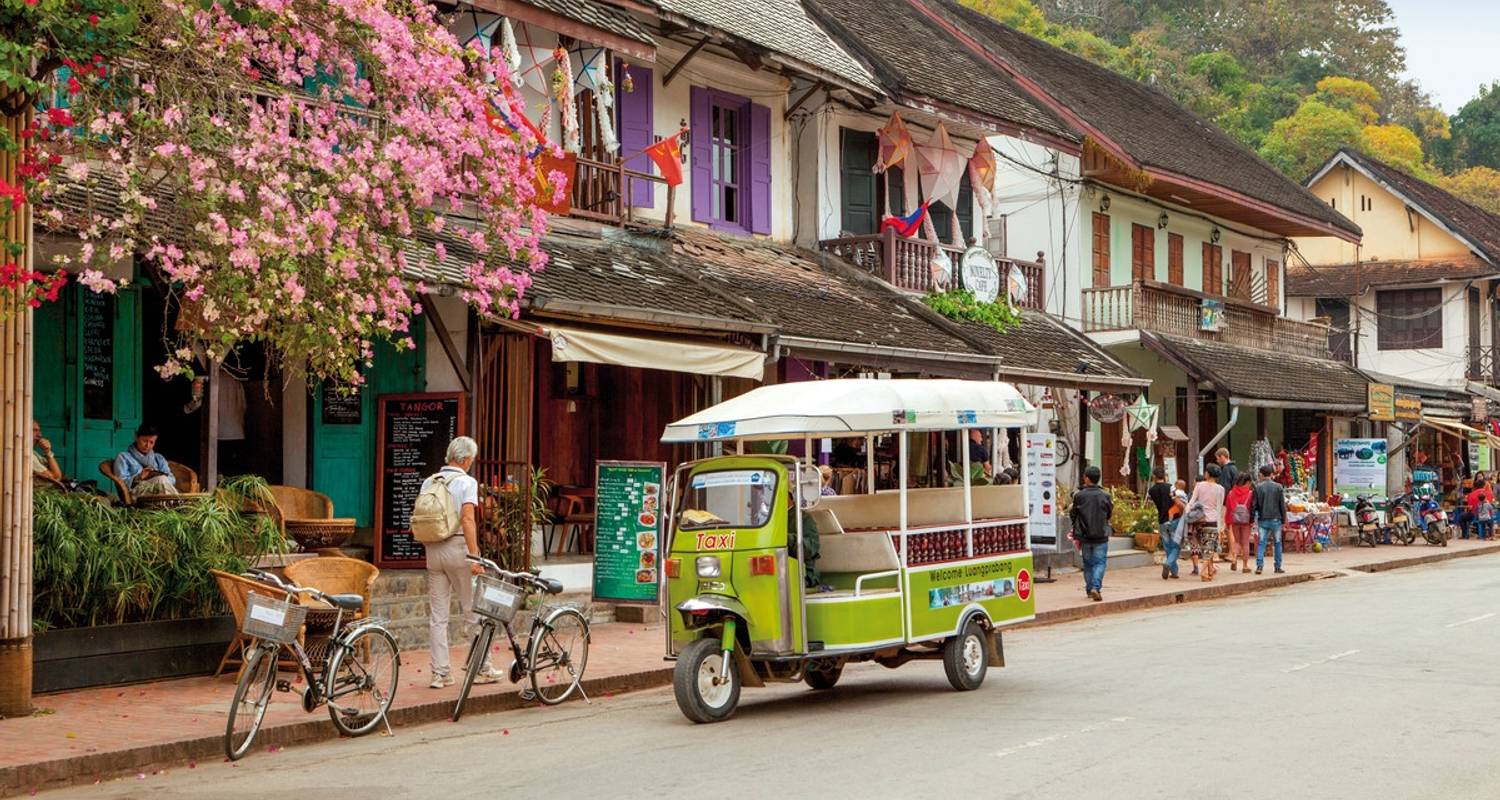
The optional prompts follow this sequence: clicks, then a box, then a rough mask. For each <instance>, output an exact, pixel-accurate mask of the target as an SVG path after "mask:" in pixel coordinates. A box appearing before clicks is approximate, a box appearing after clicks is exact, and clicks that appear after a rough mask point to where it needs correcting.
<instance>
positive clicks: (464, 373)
mask: <svg viewBox="0 0 1500 800" xmlns="http://www.w3.org/2000/svg"><path fill="white" fill-rule="evenodd" d="M417 302H418V303H420V304H421V305H422V314H423V315H424V316H426V317H427V319H428V321H429V322H430V323H431V324H432V330H433V332H434V333H436V334H437V337H438V342H439V343H440V344H442V345H443V352H444V353H447V354H448V363H449V364H450V365H452V366H453V371H454V372H456V373H458V380H459V383H462V384H463V387H464V394H472V393H473V391H474V379H473V377H472V376H471V375H470V374H469V365H467V364H465V363H464V361H463V359H462V358H459V355H458V347H457V346H456V345H454V344H453V337H452V336H450V335H448V326H447V325H445V324H443V316H442V315H441V314H439V313H438V310H437V304H436V303H434V302H432V297H431V296H430V295H428V294H426V293H425V292H424V293H422V294H419V295H417Z"/></svg>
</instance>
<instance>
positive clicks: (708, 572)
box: [697, 556, 722, 578]
mask: <svg viewBox="0 0 1500 800" xmlns="http://www.w3.org/2000/svg"><path fill="white" fill-rule="evenodd" d="M697 567H698V577H700V578H717V577H719V575H720V574H721V572H722V570H721V568H720V566H719V557H718V556H698V561H697Z"/></svg>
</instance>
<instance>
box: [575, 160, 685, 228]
mask: <svg viewBox="0 0 1500 800" xmlns="http://www.w3.org/2000/svg"><path fill="white" fill-rule="evenodd" d="M612 161H613V163H611V161H603V160H598V159H593V158H584V157H582V156H579V157H578V169H577V171H576V172H574V174H573V185H572V186H571V187H570V189H569V192H570V194H571V196H572V205H573V209H572V211H571V212H569V214H568V216H571V217H577V218H578V219H587V220H593V221H594V222H602V223H604V224H606V225H614V226H617V227H652V228H655V227H667V228H670V227H672V206H673V204H674V201H675V200H676V189H677V187H675V186H672V185H670V184H668V183H667V182H666V181H665V180H664V179H662V178H661V177H660V176H657V175H652V174H650V173H647V172H637V171H636V170H633V169H626V167H625V165H624V163H623V162H621V161H619V160H618V159H612ZM639 182H647V183H659V184H661V185H663V186H665V187H666V189H667V205H666V209H667V215H666V219H665V221H663V220H661V219H647V218H641V217H638V216H636V212H637V209H636V208H635V207H634V206H632V205H631V204H630V203H628V202H625V198H626V194H627V193H628V192H629V191H630V190H631V189H632V188H634V187H635V186H638V185H641V184H640V183H639Z"/></svg>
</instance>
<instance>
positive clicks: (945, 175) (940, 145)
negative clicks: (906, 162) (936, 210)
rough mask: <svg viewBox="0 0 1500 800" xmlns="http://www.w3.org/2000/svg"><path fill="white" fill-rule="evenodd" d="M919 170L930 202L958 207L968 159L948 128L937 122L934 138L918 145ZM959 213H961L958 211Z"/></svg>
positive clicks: (925, 193)
mask: <svg viewBox="0 0 1500 800" xmlns="http://www.w3.org/2000/svg"><path fill="white" fill-rule="evenodd" d="M916 149H917V173H918V174H919V175H920V176H921V179H922V194H923V195H924V196H925V197H926V198H927V200H928V201H929V202H933V203H946V204H947V205H948V208H950V209H953V208H957V207H958V187H959V184H960V183H962V182H963V174H964V160H963V159H962V158H961V157H960V156H959V155H958V148H956V147H954V146H953V140H952V139H950V138H948V128H947V126H945V125H944V124H943V123H941V122H939V123H938V124H937V129H936V130H934V131H933V132H932V138H930V139H928V140H927V143H926V144H919V145H917V148H916ZM954 216H957V215H954Z"/></svg>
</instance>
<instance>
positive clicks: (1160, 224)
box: [1156, 211, 1168, 231]
mask: <svg viewBox="0 0 1500 800" xmlns="http://www.w3.org/2000/svg"><path fill="white" fill-rule="evenodd" d="M1167 221H1168V220H1167V212H1165V211H1163V212H1161V216H1159V217H1157V218H1156V229H1157V230H1159V231H1163V230H1166V229H1167Z"/></svg>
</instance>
